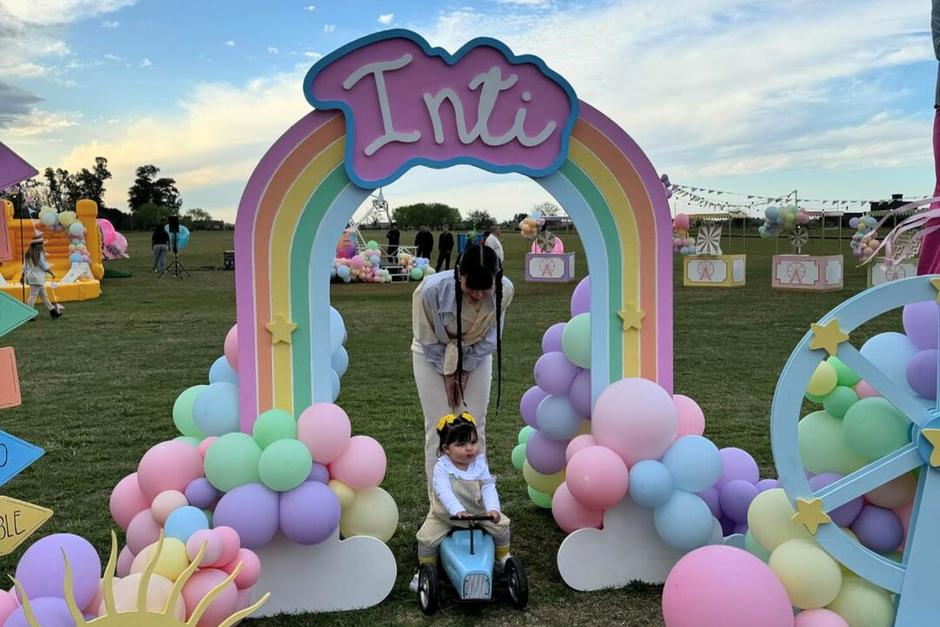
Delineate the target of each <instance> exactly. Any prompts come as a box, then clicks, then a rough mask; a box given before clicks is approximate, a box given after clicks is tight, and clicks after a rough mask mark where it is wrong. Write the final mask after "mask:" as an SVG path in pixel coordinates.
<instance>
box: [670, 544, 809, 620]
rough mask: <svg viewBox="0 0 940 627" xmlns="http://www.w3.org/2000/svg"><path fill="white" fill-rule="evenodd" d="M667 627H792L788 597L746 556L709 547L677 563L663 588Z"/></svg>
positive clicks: (768, 573) (774, 578)
mask: <svg viewBox="0 0 940 627" xmlns="http://www.w3.org/2000/svg"><path fill="white" fill-rule="evenodd" d="M662 604H663V618H664V619H665V623H666V624H667V625H669V627H754V626H755V625H760V626H761V627H793V609H792V606H791V605H790V599H789V597H787V591H786V590H785V589H784V587H783V584H782V583H780V580H779V579H777V576H776V575H775V574H774V572H773V571H772V570H770V567H769V566H767V564H765V563H764V562H762V561H761V560H760V559H758V558H756V557H754V556H753V555H751V554H750V553H748V552H747V551H742V550H741V549H736V548H734V547H731V546H724V545H711V546H705V547H702V548H700V549H696V550H694V551H692V552H691V553H688V554H686V555H685V557H683V558H682V559H680V560H679V562H678V563H677V564H676V565H675V566H674V567H673V569H672V571H671V572H670V573H669V576H668V577H667V578H666V585H665V586H664V588H663V597H662Z"/></svg>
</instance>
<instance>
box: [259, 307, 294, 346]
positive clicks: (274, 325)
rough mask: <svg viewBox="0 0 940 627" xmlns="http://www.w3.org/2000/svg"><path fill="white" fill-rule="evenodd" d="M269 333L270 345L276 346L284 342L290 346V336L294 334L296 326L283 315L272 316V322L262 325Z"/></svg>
mask: <svg viewBox="0 0 940 627" xmlns="http://www.w3.org/2000/svg"><path fill="white" fill-rule="evenodd" d="M264 326H265V327H266V328H267V329H268V331H270V332H271V343H272V344H277V343H279V342H284V343H285V344H290V334H291V333H293V332H294V329H296V328H297V325H296V324H294V323H293V322H291V321H290V320H288V319H287V317H286V316H284V314H277V315H276V316H274V321H273V322H269V323H267V324H266V325H264Z"/></svg>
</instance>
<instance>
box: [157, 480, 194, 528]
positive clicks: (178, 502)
mask: <svg viewBox="0 0 940 627" xmlns="http://www.w3.org/2000/svg"><path fill="white" fill-rule="evenodd" d="M194 481H198V479H194ZM190 484H192V481H190ZM187 487H188V486H187ZM187 505H189V501H187V500H186V495H185V494H183V493H182V492H178V491H176V490H165V491H163V492H161V493H160V494H158V495H157V498H155V499H154V500H153V503H152V504H151V505H150V514H151V515H152V516H153V519H154V520H155V521H157V524H160V525H162V524H163V523H165V522H166V519H167V517H168V516H169V515H170V514H171V513H173V511H174V510H176V509H179V508H180V507H186V506H187Z"/></svg>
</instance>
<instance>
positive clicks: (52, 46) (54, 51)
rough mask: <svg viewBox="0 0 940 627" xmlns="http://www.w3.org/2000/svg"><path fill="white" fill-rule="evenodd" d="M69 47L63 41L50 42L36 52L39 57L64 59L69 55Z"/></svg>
mask: <svg viewBox="0 0 940 627" xmlns="http://www.w3.org/2000/svg"><path fill="white" fill-rule="evenodd" d="M71 52H72V51H71V50H70V49H69V45H68V44H67V43H65V42H64V41H52V42H49V43H48V44H46V45H45V46H44V47H43V48H42V49H40V50H38V51H37V54H39V55H40V56H47V55H55V56H57V57H64V56H66V55H68V54H71Z"/></svg>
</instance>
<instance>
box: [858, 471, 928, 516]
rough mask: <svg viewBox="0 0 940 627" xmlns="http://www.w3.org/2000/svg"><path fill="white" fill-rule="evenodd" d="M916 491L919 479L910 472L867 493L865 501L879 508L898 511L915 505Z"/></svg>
mask: <svg viewBox="0 0 940 627" xmlns="http://www.w3.org/2000/svg"><path fill="white" fill-rule="evenodd" d="M916 491H917V478H916V477H915V476H914V473H911V472H909V473H906V474H903V475H901V476H900V477H897V478H896V479H892V480H891V481H889V482H887V483H884V484H882V485H880V486H878V487H877V488H875V489H874V490H872V491H871V492H868V493H866V494H865V500H866V501H868V502H869V503H871V504H872V505H877V506H878V507H884V508H886V509H898V508H900V507H904V506H906V505H909V504H911V503H913V502H914V494H915V492H916Z"/></svg>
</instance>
